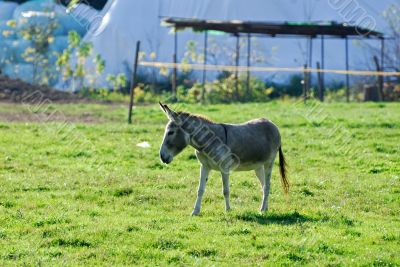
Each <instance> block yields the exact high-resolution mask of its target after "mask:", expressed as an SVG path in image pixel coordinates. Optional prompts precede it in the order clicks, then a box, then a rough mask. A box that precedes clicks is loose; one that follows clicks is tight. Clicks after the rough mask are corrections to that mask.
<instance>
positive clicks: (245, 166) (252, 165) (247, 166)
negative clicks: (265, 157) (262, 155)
mask: <svg viewBox="0 0 400 267" xmlns="http://www.w3.org/2000/svg"><path fill="white" fill-rule="evenodd" d="M264 164H265V162H256V163H251V162H248V163H243V164H240V165H239V166H238V167H237V168H236V169H234V170H233V171H239V172H240V171H252V170H256V169H258V168H260V167H261V166H263V165H264Z"/></svg>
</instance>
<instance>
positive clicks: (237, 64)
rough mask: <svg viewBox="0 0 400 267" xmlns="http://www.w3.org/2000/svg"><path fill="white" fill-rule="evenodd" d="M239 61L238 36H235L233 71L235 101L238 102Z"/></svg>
mask: <svg viewBox="0 0 400 267" xmlns="http://www.w3.org/2000/svg"><path fill="white" fill-rule="evenodd" d="M239 60H240V36H239V35H237V36H236V70H235V90H236V100H239V70H238V67H239Z"/></svg>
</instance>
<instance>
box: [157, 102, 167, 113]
mask: <svg viewBox="0 0 400 267" xmlns="http://www.w3.org/2000/svg"><path fill="white" fill-rule="evenodd" d="M158 104H160V108H161V109H162V111H164V112H165V113H166V112H167V111H166V110H165V107H164V104H163V103H161V102H158Z"/></svg>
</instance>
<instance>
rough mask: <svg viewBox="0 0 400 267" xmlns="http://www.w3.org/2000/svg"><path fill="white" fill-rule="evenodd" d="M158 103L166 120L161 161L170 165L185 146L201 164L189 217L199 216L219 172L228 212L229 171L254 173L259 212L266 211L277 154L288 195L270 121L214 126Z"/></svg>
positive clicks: (278, 143)
mask: <svg viewBox="0 0 400 267" xmlns="http://www.w3.org/2000/svg"><path fill="white" fill-rule="evenodd" d="M159 104H160V107H161V109H162V110H163V111H164V113H165V114H166V115H167V117H168V119H169V122H168V124H167V125H166V127H165V133H164V139H163V142H162V145H161V148H160V159H161V161H162V162H163V163H166V164H169V163H171V162H172V160H173V159H174V157H175V156H176V155H178V154H179V153H180V152H182V150H183V149H184V148H186V147H187V146H188V145H190V146H192V147H193V148H194V149H196V156H197V159H198V160H199V161H200V182H199V187H198V190H197V199H196V203H195V206H194V210H193V212H192V215H198V214H199V213H200V208H201V201H202V198H203V194H204V192H205V187H206V183H207V180H208V175H209V173H210V171H211V170H216V171H219V172H221V175H222V184H223V190H222V192H223V195H224V198H225V208H226V211H229V210H230V204H229V174H230V172H231V171H249V170H254V171H255V173H256V176H257V177H258V179H259V181H260V183H261V187H262V190H263V199H262V203H261V209H260V211H261V212H265V211H267V210H268V195H269V191H270V180H271V173H272V167H273V165H274V161H275V157H276V154H277V153H278V151H279V167H280V168H279V170H280V174H281V184H282V187H283V190H284V192H285V193H286V194H288V191H289V182H288V179H287V177H286V161H285V157H284V155H283V152H282V148H281V137H280V133H279V129H278V127H277V126H276V125H275V124H273V123H272V122H271V121H270V120H267V119H255V120H251V121H248V122H246V123H243V124H225V123H215V122H212V121H211V120H209V119H207V118H205V117H202V116H199V115H193V114H190V113H186V112H175V111H173V110H172V109H170V108H169V107H168V106H167V105H164V104H162V103H161V102H160V103H159Z"/></svg>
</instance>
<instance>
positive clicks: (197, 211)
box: [192, 210, 200, 216]
mask: <svg viewBox="0 0 400 267" xmlns="http://www.w3.org/2000/svg"><path fill="white" fill-rule="evenodd" d="M199 213H200V211H199V210H194V211H192V216H197V215H199Z"/></svg>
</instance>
